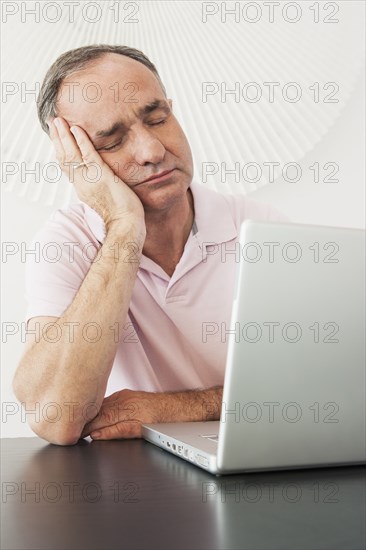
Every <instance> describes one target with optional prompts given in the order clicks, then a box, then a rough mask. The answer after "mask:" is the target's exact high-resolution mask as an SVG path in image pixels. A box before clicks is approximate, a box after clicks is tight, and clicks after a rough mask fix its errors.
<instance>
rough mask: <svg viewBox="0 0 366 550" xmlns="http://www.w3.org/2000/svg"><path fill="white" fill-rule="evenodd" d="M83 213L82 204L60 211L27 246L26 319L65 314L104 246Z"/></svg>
mask: <svg viewBox="0 0 366 550" xmlns="http://www.w3.org/2000/svg"><path fill="white" fill-rule="evenodd" d="M84 214H85V212H84V207H83V206H82V204H76V205H74V206H73V207H71V208H70V209H68V210H57V211H56V212H55V213H54V214H53V215H52V216H51V218H50V219H49V220H48V221H47V222H46V224H45V225H44V227H43V228H42V229H41V230H40V231H39V232H38V233H37V234H36V236H35V237H34V239H33V241H32V243H31V244H30V245H29V246H28V253H27V255H26V258H25V260H26V301H27V311H26V322H27V321H28V320H29V319H31V318H32V317H38V316H54V317H60V316H61V315H63V313H64V312H65V311H66V309H67V308H68V307H69V305H70V304H71V303H72V301H73V299H74V297H75V295H76V293H77V291H78V289H79V288H80V286H81V284H82V282H83V280H84V279H85V277H86V275H87V273H88V271H89V269H90V266H91V264H92V262H93V260H94V259H95V258H96V255H97V253H98V250H99V248H100V246H101V245H100V243H99V242H98V240H97V239H96V237H95V236H94V235H93V233H92V232H91V230H90V228H89V226H88V224H87V223H86V221H85V216H84Z"/></svg>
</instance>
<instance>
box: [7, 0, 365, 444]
mask: <svg viewBox="0 0 366 550" xmlns="http://www.w3.org/2000/svg"><path fill="white" fill-rule="evenodd" d="M31 4H34V2H33V3H32V2H28V3H27V5H28V6H29V5H31ZM81 4H83V5H85V4H87V2H84V3H81ZM111 4H112V3H111V2H101V3H100V6H101V12H102V16H101V19H100V21H99V22H98V23H97V24H93V23H90V22H88V21H85V20H83V19H82V17H81V15H80V13H79V12H76V19H75V21H74V23H70V22H69V21H68V20H67V17H65V12H64V6H63V2H59V6H60V9H61V13H62V18H61V19H60V21H59V22H57V23H54V24H51V23H49V22H47V21H45V19H44V17H43V18H42V13H41V14H40V20H39V22H34V17H33V18H32V17H30V16H29V15H27V14H26V13H25V14H23V15H22V14H21V12H20V11H19V13H18V14H15V15H9V16H8V22H7V23H6V24H5V25H4V27H3V29H4V32H3V35H4V37H3V60H4V61H5V67H4V70H3V80H4V81H5V82H7V83H8V84H9V83H10V84H9V85H8V87H7V88H6V90H7V91H8V92H9V90H11V89H13V90H16V89H18V90H21V89H22V86H23V87H24V86H27V89H29V88H30V87H31V86H33V85H35V83H37V82H40V81H41V80H42V77H43V75H44V73H45V71H46V69H47V67H48V66H49V65H50V63H51V62H52V61H53V60H54V59H55V58H56V57H57V56H58V55H59V54H60V53H61V52H63V51H65V50H67V49H70V48H72V47H77V46H80V45H85V44H89V43H94V42H110V43H123V44H128V45H131V46H134V47H138V48H140V49H142V50H143V51H145V53H147V54H148V55H149V56H150V57H151V59H152V60H153V61H154V62H155V63H156V65H157V67H158V69H159V70H160V72H161V75H162V78H163V80H164V82H165V83H166V87H167V90H168V94H169V95H170V96H171V97H172V98H173V100H174V107H175V110H176V114H177V116H178V119H179V120H180V121H181V123H182V126H183V128H184V129H185V131H186V133H187V135H188V138H189V140H190V143H191V146H192V150H193V153H194V161H195V173H196V178H197V179H198V180H200V179H201V181H202V180H204V184H205V185H207V186H208V187H212V188H216V189H217V190H222V191H226V192H242V193H247V192H253V193H254V195H256V196H257V198H258V199H260V200H263V201H268V200H269V201H271V202H272V203H273V204H274V205H276V206H277V207H278V208H280V209H281V210H282V211H283V212H285V213H287V214H288V215H289V216H290V217H291V218H292V219H293V220H294V221H298V222H304V223H317V224H323V225H339V226H349V227H365V211H364V181H365V174H364V151H365V135H364V123H363V121H364V99H365V90H364V72H363V69H362V67H363V55H364V54H363V43H364V31H363V21H364V4H363V2H337V3H336V4H337V5H339V6H340V11H339V13H338V15H337V17H338V18H339V23H335V24H325V23H324V21H323V19H324V17H325V16H326V15H330V14H329V11H325V3H324V2H321V3H320V8H321V9H320V19H321V20H320V22H319V23H314V21H313V20H312V19H311V17H312V16H313V15H314V14H313V13H312V12H310V11H309V9H308V6H309V4H310V3H307V2H301V3H299V5H300V4H301V7H302V17H301V19H300V20H299V21H298V23H293V24H291V23H288V22H286V21H284V20H283V19H282V18H281V17H278V16H276V18H275V21H274V22H273V23H270V22H269V21H268V17H266V16H265V14H266V13H267V12H266V9H265V7H264V5H263V2H257V4H258V5H259V6H261V9H262V13H263V16H262V19H261V20H259V21H258V22H257V23H248V22H247V21H245V20H244V19H243V12H241V15H240V17H239V21H238V22H236V21H235V20H234V19H233V17H231V18H230V16H228V19H227V22H226V23H223V22H222V21H221V14H220V6H221V4H222V3H221V2H218V3H215V2H213V3H211V5H210V6H211V8H212V9H213V10H216V9H217V10H218V13H217V14H215V15H213V16H209V17H208V18H207V22H206V23H204V22H203V21H202V4H201V3H200V2H195V3H194V2H174V5H173V3H172V2H135V3H134V4H136V5H137V6H138V8H139V10H138V13H137V16H136V15H135V16H134V18H137V19H138V22H136V23H132V24H131V23H130V24H129V23H127V22H124V23H123V24H122V23H121V22H120V23H119V24H114V23H113V20H112V19H113V18H111V14H113V12H112V11H111V10H109V11H108V9H109V8H110V6H111ZM230 4H232V5H234V3H230ZM245 4H247V3H246V2H241V3H240V6H241V8H243V7H244V6H245ZM284 4H286V2H285V3H284V2H282V5H281V8H282V7H283V5H284ZM19 5H20V3H19ZM126 14H127V11H125V12H121V15H123V16H126ZM254 15H255V14H254V12H248V14H247V16H248V17H249V18H250V17H251V18H253V17H254ZM288 16H289V17H292V13H291V12H288ZM22 17H23V19H24V21H22V20H21V18H22ZM47 17H48V18H52V17H54V15H52V13H51V12H49V13H48V15H47ZM89 17H93V13H92V12H90V13H89ZM269 81H270V82H274V81H276V82H279V83H280V85H281V88H279V89H282V86H283V85H284V84H286V83H288V82H297V83H298V85H299V86H301V89H302V91H303V98H302V99H301V100H300V101H299V102H298V103H289V102H286V101H284V100H283V99H281V97H280V96H275V97H276V100H275V101H274V102H273V103H270V102H269V101H268V100H267V99H264V98H263V99H262V100H260V101H258V102H257V103H250V102H248V101H244V100H242V99H240V100H239V101H238V102H236V101H235V100H234V98H233V96H232V95H228V96H227V98H226V99H227V100H226V101H224V102H222V101H221V97H220V93H217V94H215V95H212V96H208V97H207V101H205V102H203V101H202V89H203V83H204V82H211V83H212V82H214V83H216V85H217V86H218V87H219V88H220V86H221V83H225V84H224V85H226V86H227V89H230V88H233V87H234V86H235V82H239V83H240V88H241V89H242V85H244V84H245V83H248V82H257V83H260V84H261V89H262V91H263V93H265V91H266V90H267V88H265V86H263V83H264V82H269ZM314 82H320V83H321V84H322V85H323V84H324V83H326V82H336V83H337V84H338V85H339V91H338V93H337V98H338V99H339V101H338V103H324V102H323V101H320V102H319V103H316V102H314V101H313V100H312V96H311V93H310V92H309V89H308V88H309V86H310V85H312V84H313V83H314ZM11 83H13V88H11V85H12V84H11ZM22 83H23V84H22ZM23 91H24V90H23ZM329 91H330V90H329V89H328V92H329ZM321 93H322V94H323V95H322V97H324V92H323V91H322V92H321ZM2 148H3V164H2V168H3V189H4V192H3V205H2V240H3V242H4V243H14V244H13V246H14V247H19V250H20V248H21V246H22V245H21V243H22V242H24V243H25V242H29V240H30V239H31V237H32V235H33V234H34V233H35V231H36V230H37V229H38V228H39V227H40V226H41V225H42V223H43V222H44V220H45V219H46V218H47V217H48V216H49V215H50V213H51V212H52V211H53V210H54V209H56V208H58V207H63V206H65V205H66V204H67V203H68V202H69V201H70V197H71V189H70V185H69V184H68V182H65V181H64V180H60V181H59V182H58V183H56V184H55V183H50V182H49V181H45V180H44V178H42V177H41V178H40V179H39V181H38V182H37V181H35V178H34V176H31V175H30V176H27V177H25V178H23V177H22V170H24V168H25V167H27V168H30V167H34V165H35V163H36V162H40V163H41V166H44V164H45V163H47V162H51V161H52V160H53V156H52V149H51V147H50V144H49V142H48V139H47V138H46V136H44V135H43V134H42V132H41V129H40V127H39V125H38V122H37V119H36V114H35V104H34V96H33V97H32V96H31V95H29V96H24V97H23V98H22V97H21V94H20V93H16V92H14V93H13V95H10V94H9V93H8V95H7V96H6V97H5V101H4V103H3V144H2ZM223 162H224V163H226V167H227V169H233V168H234V167H235V163H239V168H240V171H241V175H240V178H239V181H235V176H234V175H231V176H230V175H227V176H225V174H224V173H223V172H222V170H221V163H223ZM249 162H255V163H257V165H258V166H259V167H260V168H261V169H262V177H261V178H260V180H259V181H258V182H257V183H255V184H253V183H250V182H248V181H244V178H243V176H242V169H243V167H244V169H245V166H246V165H247V164H248V163H249ZM265 162H267V163H268V162H279V163H280V168H281V169H282V168H283V166H285V165H286V164H287V163H289V162H295V163H297V164H298V165H299V166H301V169H302V177H301V179H300V180H299V181H298V182H297V183H289V182H286V181H283V178H282V177H281V175H280V173H279V172H278V171H277V172H276V180H275V182H270V183H268V171H267V169H266V168H265V165H264V164H263V163H265ZM315 162H318V163H319V165H320V166H321V167H322V166H324V164H325V163H328V162H333V163H336V164H337V165H338V166H339V172H338V174H337V175H336V176H335V177H337V178H338V179H339V182H337V183H325V182H324V181H320V182H319V183H314V177H313V172H312V171H311V170H310V169H309V166H312V165H314V163H315ZM4 163H8V164H7V165H6V169H7V170H9V166H10V164H9V163H13V165H12V166H16V167H17V170H18V171H17V173H16V174H15V175H14V176H10V175H9V174H7V175H6V174H5V177H4V166H5V164H4ZM21 163H25V164H24V165H23V168H22V165H21ZM207 163H210V166H211V167H215V166H216V167H217V173H216V174H215V175H214V176H207V177H206V178H205V177H204V167H205V166H206V167H207ZM288 174H289V177H292V176H293V172H291V171H290V172H289V173H288ZM328 174H329V171H328ZM325 175H326V172H324V171H323V172H321V179H323V178H324V176H325ZM250 177H251V178H254V175H253V173H252V172H251V173H250ZM7 246H9V244H7ZM24 267H25V264H24V262H23V261H22V256H21V254H20V253H15V254H14V255H12V256H7V257H6V258H5V257H3V264H2V270H3V279H2V331H3V335H2V342H3V346H2V401H3V409H2V410H3V413H4V410H5V409H6V410H7V411H8V413H9V411H10V408H11V407H14V409H13V412H14V414H6V415H4V414H3V415H2V436H3V437H13V436H28V435H32V432H31V431H30V429H29V428H28V427H27V425H26V423H25V422H23V421H22V416H21V414H20V409H19V410H18V409H17V407H18V405H17V402H16V399H15V397H14V395H13V393H12V390H11V380H12V377H13V375H14V372H15V368H16V365H17V362H18V360H19V357H20V354H21V350H22V321H23V318H24V313H25V300H24V297H23V295H24ZM11 329H13V330H14V331H16V334H14V335H9V334H7V331H9V330H11Z"/></svg>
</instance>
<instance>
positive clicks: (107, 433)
mask: <svg viewBox="0 0 366 550" xmlns="http://www.w3.org/2000/svg"><path fill="white" fill-rule="evenodd" d="M222 391H223V390H222V387H221V386H216V387H213V388H209V389H205V390H187V391H178V392H166V393H152V392H142V391H132V390H121V391H119V392H116V393H114V394H113V395H110V396H108V397H106V398H105V399H104V401H103V405H102V407H101V409H100V411H99V414H98V415H97V416H96V417H95V418H94V419H93V420H92V421H91V422H89V424H87V425H86V426H85V428H84V430H83V433H82V437H85V436H87V435H90V436H91V437H92V438H93V439H126V438H134V437H141V430H142V425H143V424H155V423H164V422H168V423H170V422H199V421H201V422H202V421H207V420H219V418H220V412H221V403H222Z"/></svg>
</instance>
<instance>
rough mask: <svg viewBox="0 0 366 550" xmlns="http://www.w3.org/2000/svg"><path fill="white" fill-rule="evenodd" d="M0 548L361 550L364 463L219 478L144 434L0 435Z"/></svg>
mask: <svg viewBox="0 0 366 550" xmlns="http://www.w3.org/2000/svg"><path fill="white" fill-rule="evenodd" d="M2 454H3V467H2V516H3V529H2V546H1V547H2V548H6V549H9V550H10V549H17V550H20V549H25V548H27V549H30V548H32V549H33V548H34V549H48V550H51V549H60V550H61V549H62V550H66V549H98V550H99V549H104V550H108V549H115V548H116V549H117V548H118V549H125V548H126V549H139V550H142V549H145V548H146V549H147V548H149V549H159V550H160V549H161V550H163V549H172V550H173V549H205V550H208V549H226V548H227V549H230V550H232V549H240V550H245V549H248V550H249V549H250V550H253V549H261V550H264V549H266V550H267V549H281V550H286V549H291V550H296V549H301V550H313V549H327V550H329V549H332V550H335V549H337V548H339V549H342V550H346V549H350V550H357V549H360V550H361V549H363V548H365V495H366V488H365V470H366V469H365V467H362V466H354V467H347V468H345V467H344V468H322V469H312V470H295V471H281V472H263V473H251V474H241V475H234V476H221V477H215V476H212V475H210V474H208V473H206V472H205V471H203V470H200V469H199V468H196V467H195V466H193V465H191V464H189V463H187V462H185V461H183V460H181V459H179V458H178V457H175V456H173V455H171V454H169V453H167V452H165V451H163V450H162V449H159V448H157V447H155V446H154V445H151V444H149V443H146V442H145V441H141V440H130V441H99V442H92V443H90V442H87V441H80V442H79V443H78V444H77V445H76V446H73V447H58V446H54V445H47V444H46V443H45V442H44V441H41V440H39V439H36V438H20V439H4V440H2Z"/></svg>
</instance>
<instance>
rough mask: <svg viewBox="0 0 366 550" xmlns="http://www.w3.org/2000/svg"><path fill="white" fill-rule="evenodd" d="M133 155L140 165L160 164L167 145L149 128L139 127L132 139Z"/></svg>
mask: <svg viewBox="0 0 366 550" xmlns="http://www.w3.org/2000/svg"><path fill="white" fill-rule="evenodd" d="M131 146H132V151H131V153H132V155H133V157H134V159H135V162H137V164H139V165H140V166H144V165H145V164H148V163H151V164H159V162H161V161H162V160H163V159H164V155H165V147H164V145H163V144H162V143H161V141H160V140H159V139H158V138H157V137H156V135H154V133H153V132H152V131H149V130H148V129H147V128H139V129H138V131H136V132H135V135H134V138H133V140H132V144H131Z"/></svg>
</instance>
